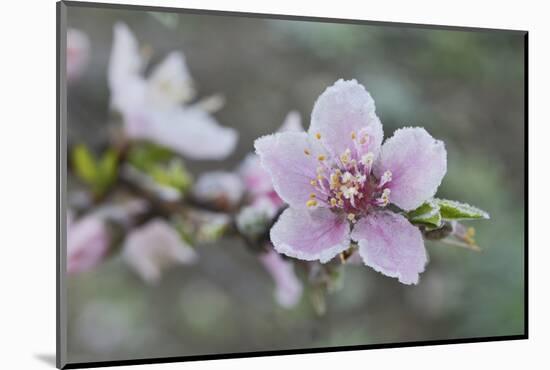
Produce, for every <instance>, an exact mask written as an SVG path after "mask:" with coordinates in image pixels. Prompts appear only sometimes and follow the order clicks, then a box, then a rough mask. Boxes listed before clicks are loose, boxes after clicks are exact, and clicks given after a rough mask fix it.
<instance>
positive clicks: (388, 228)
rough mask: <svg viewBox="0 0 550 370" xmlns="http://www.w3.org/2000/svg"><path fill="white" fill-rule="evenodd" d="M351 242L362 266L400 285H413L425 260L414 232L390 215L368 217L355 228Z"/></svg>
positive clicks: (420, 240) (399, 216) (397, 215)
mask: <svg viewBox="0 0 550 370" xmlns="http://www.w3.org/2000/svg"><path fill="white" fill-rule="evenodd" d="M351 238H352V239H353V240H355V241H357V243H358V244H359V254H360V255H361V257H362V258H363V262H364V263H365V265H367V266H370V267H372V268H373V269H375V270H376V271H378V272H381V273H382V274H384V275H386V276H390V277H396V278H398V279H399V281H400V282H402V283H403V284H417V283H418V275H419V274H420V273H421V272H423V271H424V268H425V266H426V263H427V262H428V256H427V254H426V249H425V248H424V240H423V239H422V234H421V233H420V230H418V228H416V227H414V226H413V225H412V224H410V223H409V221H408V220H407V219H406V218H405V217H403V216H401V215H399V214H397V213H393V212H389V211H382V212H375V213H371V214H369V215H368V216H366V217H365V218H362V219H360V220H359V221H358V222H357V224H355V226H354V228H353V231H352V233H351Z"/></svg>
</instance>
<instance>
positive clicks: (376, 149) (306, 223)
mask: <svg viewBox="0 0 550 370" xmlns="http://www.w3.org/2000/svg"><path fill="white" fill-rule="evenodd" d="M382 139H383V131H382V124H381V122H380V120H379V119H378V117H377V115H376V112H375V105H374V101H373V99H372V98H371V96H370V94H369V93H368V92H367V91H366V90H365V88H364V87H363V86H362V85H360V84H359V83H357V81H355V80H352V81H343V80H339V81H337V82H336V83H335V84H334V85H333V86H331V87H329V88H327V89H326V91H325V92H324V93H323V94H321V96H320V97H319V98H318V100H317V102H316V103H315V106H314V108H313V112H312V117H311V125H310V127H309V130H308V132H307V133H305V132H283V133H276V134H273V135H268V136H264V137H262V138H259V139H257V140H256V142H255V148H256V153H258V155H259V156H260V158H261V162H262V165H263V166H264V168H265V169H266V170H267V171H268V173H269V175H270V177H271V180H272V181H273V186H274V188H275V191H276V192H277V194H278V195H279V196H280V197H281V199H283V200H284V201H285V202H286V203H288V204H289V205H290V208H288V209H287V210H285V211H284V212H283V214H282V215H281V217H280V218H279V220H278V221H277V223H276V224H275V225H274V226H273V228H272V229H271V241H272V242H273V245H274V247H275V249H276V250H277V251H278V252H280V253H283V254H286V255H287V256H290V257H295V258H299V259H303V260H319V261H321V262H323V263H324V262H327V261H329V260H330V259H332V258H333V257H335V256H336V255H338V254H339V253H341V252H343V251H345V250H346V249H348V248H349V247H350V243H351V242H352V241H354V242H356V243H357V244H358V246H359V254H360V256H361V257H362V259H363V262H364V263H365V264H366V265H367V266H370V267H372V268H373V269H375V270H376V271H379V272H381V273H383V274H385V275H387V276H390V277H396V278H398V279H399V281H400V282H402V283H404V284H416V283H418V279H419V274H420V273H421V272H423V271H424V268H425V265H426V263H427V261H428V257H427V253H426V250H425V247H424V242H423V238H422V235H421V232H420V230H419V229H418V228H417V227H415V226H413V225H412V224H410V223H409V221H408V220H407V219H406V218H405V217H404V216H403V215H402V214H400V213H395V212H391V211H390V210H388V208H387V206H388V205H389V204H393V205H395V206H397V207H399V208H400V209H402V210H405V211H408V210H412V209H415V208H416V207H418V206H420V205H421V204H422V203H423V202H424V201H426V200H428V199H429V198H431V197H433V196H434V195H435V193H436V191H437V188H438V187H439V185H440V183H441V181H442V179H443V177H444V175H445V173H446V170H447V152H446V150H445V146H444V144H443V142H441V141H438V140H435V139H434V138H432V136H430V134H428V133H427V132H426V130H424V129H423V128H411V127H409V128H402V129H399V130H397V131H396V132H395V133H394V135H393V136H392V137H391V138H389V139H388V140H386V142H385V143H384V145H382Z"/></svg>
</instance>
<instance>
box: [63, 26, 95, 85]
mask: <svg viewBox="0 0 550 370" xmlns="http://www.w3.org/2000/svg"><path fill="white" fill-rule="evenodd" d="M89 60H90V39H89V38H88V36H87V35H86V34H85V33H84V32H82V31H80V30H77V29H74V28H69V29H67V80H69V81H74V80H76V79H78V78H79V77H80V76H81V75H82V73H83V72H84V70H85V69H86V67H87V65H88V62H89Z"/></svg>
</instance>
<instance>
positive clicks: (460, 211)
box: [434, 198, 490, 220]
mask: <svg viewBox="0 0 550 370" xmlns="http://www.w3.org/2000/svg"><path fill="white" fill-rule="evenodd" d="M434 201H435V202H436V203H437V205H438V206H439V209H440V213H441V217H442V218H443V219H444V220H478V219H488V218H490V217H489V214H488V213H487V212H485V211H483V210H481V209H479V208H476V207H474V206H471V205H469V204H466V203H460V202H457V201H454V200H448V199H437V198H436V199H434Z"/></svg>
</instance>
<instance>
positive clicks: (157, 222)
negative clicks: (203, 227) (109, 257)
mask: <svg viewBox="0 0 550 370" xmlns="http://www.w3.org/2000/svg"><path fill="white" fill-rule="evenodd" d="M122 256H123V259H124V261H125V262H126V263H127V264H128V265H129V266H130V267H131V268H132V269H134V271H135V272H136V273H137V274H138V275H139V276H140V277H141V278H142V279H143V280H144V281H145V282H147V283H149V284H155V283H158V281H159V280H160V278H161V275H162V271H163V270H165V269H167V268H169V267H171V266H173V265H175V264H184V265H186V264H192V263H194V262H195V261H196V260H197V254H196V252H195V251H194V250H193V248H191V247H190V246H189V245H188V244H187V243H186V242H184V241H183V239H182V238H181V236H180V235H179V233H178V231H176V230H175V229H174V228H173V227H172V226H171V225H170V224H168V223H167V222H166V221H164V220H161V219H154V220H151V221H149V222H148V223H146V224H145V225H143V226H141V227H139V228H137V229H135V230H133V231H131V232H130V233H129V235H128V236H127V237H126V240H125V241H124V246H123V251H122Z"/></svg>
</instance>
